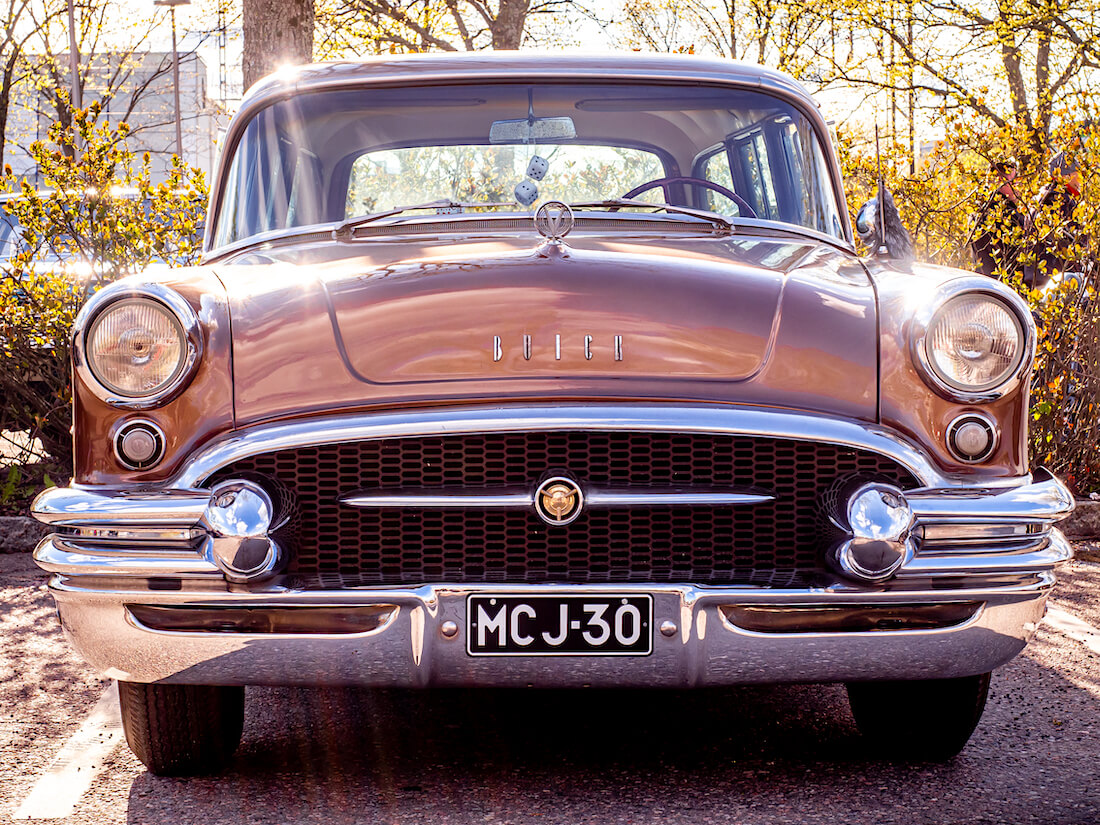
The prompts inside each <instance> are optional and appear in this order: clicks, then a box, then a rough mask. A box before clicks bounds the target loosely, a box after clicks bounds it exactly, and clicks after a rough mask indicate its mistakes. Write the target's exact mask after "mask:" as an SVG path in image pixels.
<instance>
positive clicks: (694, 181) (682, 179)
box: [623, 175, 756, 218]
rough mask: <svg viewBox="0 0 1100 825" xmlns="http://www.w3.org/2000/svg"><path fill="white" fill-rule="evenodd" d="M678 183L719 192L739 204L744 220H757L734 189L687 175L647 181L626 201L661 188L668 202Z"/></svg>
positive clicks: (625, 196) (627, 194)
mask: <svg viewBox="0 0 1100 825" xmlns="http://www.w3.org/2000/svg"><path fill="white" fill-rule="evenodd" d="M676 183H688V184H691V185H692V186H702V187H703V188H704V189H710V190H712V191H714V192H717V193H718V194H719V195H723V196H724V197H727V198H729V199H730V200H731V201H733V202H734V203H736V204H737V209H738V211H740V212H741V216H742V217H744V218H755V217H756V211H755V210H754V209H753V208H752V207H751V206H749V204H748V202H747V201H746V200H745V199H744V198H743V197H741V196H740V195H738V194H737V193H736V192H734V191H733V190H732V189H727V188H726V187H724V186H723V185H722V184H720V183H715V182H714V181H710V180H704V179H703V178H691V177H687V176H686V175H680V176H676V177H671V178H654V179H653V180H649V181H646V182H645V183H642V184H639V185H638V186H635V187H634V188H633V189H631V190H630V191H629V192H627V193H626V194H625V195H623V198H624V199H630V198H636V197H638V195H640V194H642V192H648V191H649V190H650V189H656V188H657V187H658V186H660V187H661V188H662V189H664V190H665V200H668V187H669V186H671V185H672V184H676Z"/></svg>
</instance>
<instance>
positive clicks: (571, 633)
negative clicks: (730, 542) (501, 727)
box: [466, 595, 653, 656]
mask: <svg viewBox="0 0 1100 825" xmlns="http://www.w3.org/2000/svg"><path fill="white" fill-rule="evenodd" d="M652 650H653V597H652V596H649V595H641V596H636V595H635V596H621V595H620V596H616V595H599V596H539V595H515V596H512V595H505V596H486V595H471V596H469V597H468V598H467V600H466V652H467V653H468V654H470V655H471V656H648V655H649V654H650V653H651V652H652Z"/></svg>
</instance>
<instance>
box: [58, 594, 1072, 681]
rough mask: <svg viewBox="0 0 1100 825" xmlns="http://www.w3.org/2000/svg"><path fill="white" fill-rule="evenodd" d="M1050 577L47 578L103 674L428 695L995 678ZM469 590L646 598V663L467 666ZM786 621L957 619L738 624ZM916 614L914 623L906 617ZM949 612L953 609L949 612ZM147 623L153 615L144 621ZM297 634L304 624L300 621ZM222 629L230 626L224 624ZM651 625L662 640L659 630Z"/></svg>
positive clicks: (77, 638)
mask: <svg viewBox="0 0 1100 825" xmlns="http://www.w3.org/2000/svg"><path fill="white" fill-rule="evenodd" d="M1053 582H1054V578H1053V575H1052V574H1050V573H1042V574H1037V575H1033V576H1030V577H1028V578H1027V579H1025V580H1021V581H1019V582H1017V583H1014V584H1011V585H1006V586H1002V587H996V588H993V587H983V588H978V589H971V588H965V587H963V588H959V589H955V590H943V589H937V590H923V589H913V590H882V591H879V592H855V589H854V588H853V589H852V590H850V591H849V590H846V589H845V588H839V589H805V590H784V591H771V590H767V589H761V588H694V587H689V586H669V585H652V586H637V585H626V586H622V587H612V586H599V587H594V586H590V585H589V586H563V585H541V586H526V587H524V586H517V587H510V586H499V585H498V586H478V587H465V586H464V587H457V586H449V587H448V586H425V587H419V588H415V589H403V588H393V589H386V588H370V589H363V590H360V589H353V590H338V591H294V590H284V589H280V588H271V589H270V590H268V591H266V592H250V593H247V594H245V593H234V592H230V591H228V590H227V589H225V588H222V589H221V591H220V592H215V591H213V590H205V589H195V590H178V591H176V590H165V589H156V588H155V587H152V586H150V584H149V583H143V582H138V581H136V580H130V586H128V587H127V586H126V582H125V581H124V580H123V581H121V582H120V583H119V584H118V586H117V587H114V588H110V589H106V588H104V587H103V586H102V584H99V585H97V584H96V583H94V582H88V583H87V584H85V583H83V580H82V579H67V578H65V577H60V576H58V577H55V578H54V580H53V582H52V583H51V590H52V591H53V594H54V597H55V598H56V599H57V604H58V609H59V611H60V615H61V620H62V624H63V626H64V627H65V630H66V631H67V633H68V635H69V636H70V638H71V639H72V641H73V643H74V645H75V647H76V648H77V650H78V651H79V652H80V653H81V654H82V655H83V656H84V657H85V658H86V659H87V660H88V661H89V662H90V663H91V664H92V665H93V666H94V667H97V668H98V669H99V670H100V671H101V672H102V673H104V674H105V675H107V676H109V677H112V678H116V679H122V680H126V681H135V682H156V681H166V682H175V683H194V684H221V685H233V684H274V685H297V684H301V685H373V686H394V687H426V686H468V685H479V686H494V685H495V686H555V687H569V686H630V685H636V686H667V687H691V686H702V685H729V684H744V683H764V682H784V681H789V682H800V681H851V680H862V679H919V678H933V677H950V676H965V675H972V674H975V673H984V672H987V671H989V670H992V669H994V668H996V667H999V666H1000V665H1002V664H1004V663H1005V662H1007V661H1009V660H1010V659H1012V658H1013V657H1014V656H1016V655H1017V654H1018V653H1019V652H1020V651H1021V650H1022V649H1023V647H1024V646H1025V645H1026V644H1027V642H1028V641H1029V639H1030V638H1031V636H1032V635H1033V634H1034V632H1035V630H1036V628H1037V627H1038V623H1039V621H1040V620H1041V618H1042V616H1043V612H1044V605H1045V601H1046V596H1047V592H1048V591H1049V589H1050V587H1051V586H1052V585H1053ZM471 594H489V595H493V594H509V595H519V596H523V595H527V594H529V595H531V596H536V595H538V596H543V597H544V596H547V595H555V594H561V595H570V596H576V595H578V594H579V595H594V596H598V595H602V594H613V595H615V596H620V595H621V596H629V595H633V594H649V595H650V596H651V597H652V599H653V627H652V628H650V630H649V632H651V633H652V634H653V648H652V652H651V653H650V654H649V655H646V656H637V657H606V656H554V657H534V656H503V657H472V656H470V655H468V654H467V651H466V643H467V641H466V636H467V631H466V628H467V616H466V609H467V608H466V605H467V597H468V596H469V595H471ZM754 605H759V606H765V607H766V608H767V610H768V611H770V612H771V613H778V614H780V615H781V616H783V617H784V618H785V624H786V625H788V626H789V625H790V624H791V622H792V617H793V621H794V622H795V623H797V617H798V616H799V615H801V613H800V611H802V612H805V613H806V614H808V615H813V616H817V615H819V614H821V613H822V612H824V611H830V612H832V613H836V612H837V611H838V610H839V611H841V613H842V614H843V611H845V609H850V610H852V611H853V612H860V613H866V612H867V610H868V609H875V608H892V613H893V614H897V615H902V616H904V615H905V612H906V610H907V609H912V608H914V607H916V608H919V607H920V606H922V605H948V606H952V605H953V606H957V607H962V608H964V613H965V616H964V617H963V618H962V620H961V621H957V622H956V623H954V624H950V625H948V626H944V627H934V628H932V629H916V630H910V629H900V630H891V629H882V630H880V629H875V630H862V631H847V632H846V631H840V632H814V631H812V630H810V631H803V632H798V631H796V632H786V631H784V632H760V631H758V630H750V629H746V628H745V627H743V626H740V625H739V624H738V623H737V617H738V616H739V615H743V614H744V613H745V611H746V610H747V609H751V608H752V606H754ZM196 611H198V613H199V614H200V615H211V614H212V615H215V616H216V615H218V614H219V613H225V614H226V615H227V616H234V617H235V616H239V615H241V614H242V613H246V612H247V613H251V614H258V615H259V616H260V617H264V616H267V617H270V618H272V619H273V621H272V622H271V624H272V626H273V628H276V629H275V630H274V632H266V633H263V632H255V624H256V623H255V622H250V623H249V625H248V628H249V629H248V630H246V631H245V632H227V630H226V629H223V630H222V631H221V632H218V631H216V630H210V631H206V632H193V631H178V630H165V629H158V628H156V627H153V626H150V625H151V624H156V622H157V617H158V615H160V614H164V615H167V616H169V617H172V616H176V617H178V615H180V614H181V613H182V614H184V615H187V614H194V613H195V612H196ZM289 611H295V612H296V613H297V614H298V615H301V616H305V615H307V614H308V615H309V616H311V617H312V619H313V620H317V621H319V622H321V623H322V624H324V622H325V621H328V620H331V621H333V622H337V621H341V620H343V619H345V618H346V617H347V616H348V615H354V616H358V617H359V620H360V621H363V622H365V623H366V624H365V625H364V627H365V629H362V630H361V631H359V632H344V633H333V632H325V633H311V632H297V633H286V632H278V630H277V627H278V622H277V621H274V619H275V617H278V616H284V617H285V616H286V615H287V613H288V612H289ZM914 612H915V611H914ZM955 612H956V613H958V610H956V611H955ZM150 616H152V618H150ZM302 621H303V623H304V620H302ZM228 624H231V622H227V625H228ZM658 627H659V628H660V630H659V631H657V630H656V628H658Z"/></svg>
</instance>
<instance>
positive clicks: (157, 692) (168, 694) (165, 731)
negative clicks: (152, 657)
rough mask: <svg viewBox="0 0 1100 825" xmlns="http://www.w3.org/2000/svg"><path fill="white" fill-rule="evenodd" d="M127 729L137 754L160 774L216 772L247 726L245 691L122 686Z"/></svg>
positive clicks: (131, 748)
mask: <svg viewBox="0 0 1100 825" xmlns="http://www.w3.org/2000/svg"><path fill="white" fill-rule="evenodd" d="M118 698H119V704H120V706H121V710H122V729H123V730H124V731H125V733H126V742H127V744H129V746H130V750H132V751H133V752H134V755H135V756H137V758H138V759H140V760H141V761H142V763H143V764H144V765H145V767H147V768H148V769H149V770H150V771H151V772H152V773H155V774H158V775H159V776H192V775H196V774H206V773H215V772H217V771H219V770H221V769H222V768H223V767H225V765H226V764H227V763H228V762H229V759H230V758H231V757H232V756H233V752H234V751H235V750H236V749H237V745H238V744H240V741H241V731H242V730H243V728H244V688H243V687H216V686H213V685H145V684H138V683H136V682H119V683H118Z"/></svg>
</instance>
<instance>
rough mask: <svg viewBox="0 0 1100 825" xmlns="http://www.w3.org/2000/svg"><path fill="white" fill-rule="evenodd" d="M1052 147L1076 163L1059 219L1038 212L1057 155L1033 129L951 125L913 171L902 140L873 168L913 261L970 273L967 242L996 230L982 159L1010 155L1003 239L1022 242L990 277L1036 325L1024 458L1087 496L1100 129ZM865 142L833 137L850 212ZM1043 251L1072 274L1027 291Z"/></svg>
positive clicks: (992, 184)
mask: <svg viewBox="0 0 1100 825" xmlns="http://www.w3.org/2000/svg"><path fill="white" fill-rule="evenodd" d="M1052 143H1053V144H1054V146H1056V147H1066V155H1068V156H1069V157H1070V160H1071V161H1074V162H1076V164H1077V165H1078V166H1079V167H1080V174H1081V195H1080V198H1079V199H1078V200H1079V202H1078V204H1077V207H1076V209H1075V210H1074V211H1073V215H1072V216H1071V217H1070V218H1068V219H1067V217H1066V216H1065V215H1063V214H1061V213H1060V211H1059V210H1057V209H1056V208H1054V207H1053V206H1049V205H1048V206H1046V207H1043V208H1038V207H1037V201H1038V198H1039V195H1040V192H1041V190H1042V188H1043V187H1044V186H1046V185H1047V184H1049V183H1051V182H1052V176H1051V174H1050V172H1049V171H1048V161H1049V156H1050V155H1051V154H1052V153H1053V151H1054V150H1053V149H1052V150H1048V151H1045V152H1044V151H1040V150H1039V149H1037V148H1036V140H1035V139H1034V135H1029V134H1027V133H1024V132H1019V131H1014V130H1012V129H1000V130H986V131H983V130H981V129H978V128H975V127H973V126H970V125H968V124H965V123H961V122H957V123H952V124H949V127H948V129H947V134H946V136H945V138H944V139H943V140H942V141H940V142H939V144H937V146H936V147H935V148H934V149H933V151H932V152H931V153H930V154H929V155H928V156H927V157H926V158H925V159H924V160H923V161H922V164H921V166H920V168H919V169H918V170H917V172H916V174H914V175H905V174H900V173H899V172H898V169H899V168H903V164H904V161H903V154H904V153H903V152H902V151H901V150H900V147H894V146H890V145H887V146H885V151H884V152H883V162H882V167H883V171H884V173H885V177H886V183H887V186H888V187H889V188H890V189H891V191H893V192H894V194H895V200H896V201H897V204H898V208H899V210H900V212H901V214H902V218H903V220H904V221H905V223H906V226H908V227H909V229H910V230H911V232H912V233H913V235H914V244H915V246H916V249H917V255H918V258H919V259H921V260H925V261H930V262H933V263H940V264H944V265H948V266H959V267H962V268H965V269H976V261H975V260H974V258H973V256H972V253H971V241H972V240H973V239H974V238H975V237H976V236H978V235H980V234H981V233H982V232H984V231H986V230H988V229H993V230H994V231H995V232H997V234H998V237H1003V232H1002V231H1001V228H1000V227H998V226H996V225H994V224H993V213H987V214H986V221H987V222H986V223H985V224H984V225H983V223H982V221H981V220H979V218H980V217H981V215H982V213H983V207H984V206H985V204H986V202H987V200H988V198H989V196H990V195H991V194H992V192H993V190H994V189H996V187H997V185H998V181H995V180H993V179H992V177H991V175H990V165H991V163H993V162H995V161H997V160H1003V159H1007V158H1010V157H1014V158H1015V159H1016V160H1017V164H1018V169H1019V175H1018V177H1017V179H1016V180H1015V181H1013V185H1014V187H1015V189H1016V191H1017V193H1018V195H1019V200H1020V202H1021V204H1022V205H1023V207H1024V209H1025V210H1026V211H1027V212H1028V220H1027V222H1026V226H1025V227H1023V228H1018V229H1016V230H1013V232H1012V233H1011V235H1010V236H1009V237H1008V238H1007V240H1008V241H1009V243H1010V245H1012V246H1014V247H1017V248H1018V249H1019V255H1018V257H1016V259H1015V260H1014V262H1013V265H1012V266H1002V267H999V268H998V271H997V272H996V273H995V275H996V276H997V277H998V278H1000V279H1001V280H1002V281H1004V282H1005V283H1007V284H1010V285H1011V286H1012V287H1014V288H1015V289H1016V290H1017V291H1018V292H1019V293H1020V295H1022V296H1023V297H1024V298H1025V300H1027V302H1028V303H1029V305H1030V306H1031V308H1032V313H1033V316H1034V318H1035V321H1036V325H1037V327H1038V352H1037V357H1036V365H1035V373H1034V380H1033V383H1032V392H1031V421H1030V445H1031V461H1032V465H1033V467H1040V466H1046V467H1049V468H1050V469H1051V470H1053V471H1054V472H1055V473H1057V474H1059V475H1061V476H1062V477H1063V478H1064V479H1065V480H1066V481H1067V483H1068V484H1069V485H1070V487H1071V488H1072V489H1073V491H1074V492H1075V493H1077V494H1078V495H1084V494H1087V493H1089V492H1092V491H1095V490H1100V300H1098V299H1097V283H1096V277H1097V262H1098V261H1100V134H1098V133H1097V130H1096V127H1095V126H1092V125H1086V126H1084V127H1082V126H1080V125H1076V126H1075V125H1073V124H1067V127H1066V128H1065V130H1064V131H1063V132H1062V133H1061V134H1057V135H1055V136H1054V137H1053V139H1052ZM871 149H873V147H869V148H864V149H862V150H861V149H858V148H856V147H854V146H853V141H852V138H851V137H849V138H848V140H847V142H846V143H845V142H843V141H842V144H841V157H842V161H843V163H844V165H845V172H846V176H847V184H848V197H849V206H850V207H851V208H853V209H858V207H859V206H860V205H861V204H862V203H863V202H864V201H866V200H867V199H868V198H870V197H871V196H872V195H873V194H874V188H875V178H876V169H877V165H876V161H875V157H874V154H873V151H871ZM1052 249H1058V250H1059V251H1060V253H1061V254H1062V255H1063V256H1064V257H1065V258H1066V259H1068V260H1069V261H1070V262H1071V263H1069V265H1068V266H1066V267H1065V269H1066V270H1067V272H1073V273H1074V274H1073V275H1072V276H1070V277H1067V278H1065V279H1063V280H1062V282H1061V283H1058V282H1057V279H1056V282H1055V283H1052V284H1051V285H1049V286H1047V287H1046V288H1045V289H1042V290H1036V289H1032V288H1030V287H1029V286H1028V285H1027V284H1026V283H1025V281H1024V277H1023V276H1024V275H1025V274H1026V273H1032V272H1036V271H1038V272H1045V269H1046V268H1049V264H1048V263H1044V257H1045V256H1044V254H1043V253H1044V252H1049V251H1050V250H1052ZM1045 274H1057V273H1052V272H1045Z"/></svg>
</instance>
